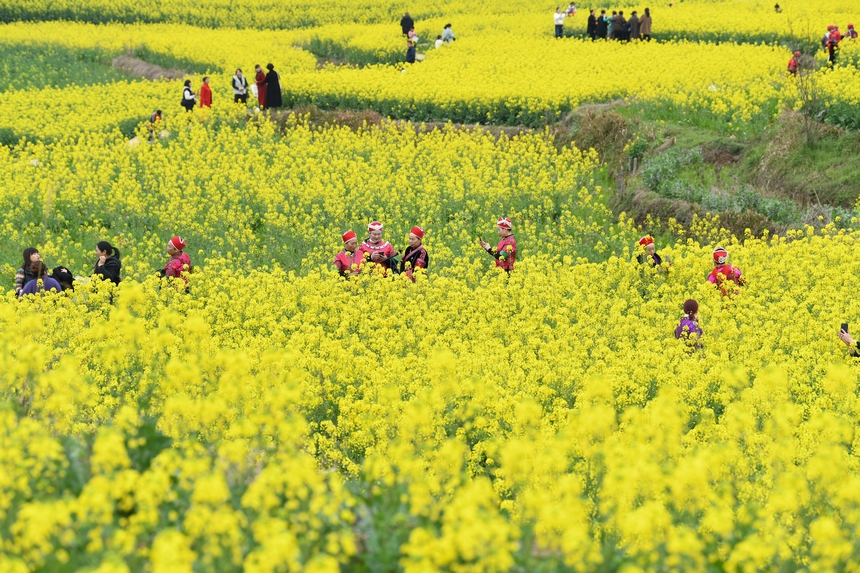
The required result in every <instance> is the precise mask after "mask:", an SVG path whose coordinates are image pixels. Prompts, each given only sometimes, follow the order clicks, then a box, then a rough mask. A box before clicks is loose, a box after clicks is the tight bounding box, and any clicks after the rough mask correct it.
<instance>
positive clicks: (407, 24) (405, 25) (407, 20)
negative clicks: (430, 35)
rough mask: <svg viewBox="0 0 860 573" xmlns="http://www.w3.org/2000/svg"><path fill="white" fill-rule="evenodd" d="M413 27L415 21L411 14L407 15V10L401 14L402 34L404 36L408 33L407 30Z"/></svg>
mask: <svg viewBox="0 0 860 573" xmlns="http://www.w3.org/2000/svg"><path fill="white" fill-rule="evenodd" d="M414 27H415V22H414V21H413V20H412V16H410V15H409V12H407V13H406V14H404V15H403V18H401V19H400V29H401V30H402V31H403V35H404V36H406V35H408V34H409V30H411V29H413V28H414Z"/></svg>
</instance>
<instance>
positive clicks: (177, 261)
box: [161, 236, 191, 288]
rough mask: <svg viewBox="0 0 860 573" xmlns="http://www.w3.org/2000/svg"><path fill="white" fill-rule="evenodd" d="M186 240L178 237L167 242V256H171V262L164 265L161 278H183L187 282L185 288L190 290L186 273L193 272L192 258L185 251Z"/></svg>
mask: <svg viewBox="0 0 860 573" xmlns="http://www.w3.org/2000/svg"><path fill="white" fill-rule="evenodd" d="M185 247H186V244H185V239H183V238H182V237H179V236H176V237H173V238H172V239H170V240H169V241H167V254H168V255H170V260H169V261H167V264H166V265H164V268H163V269H162V270H161V276H163V277H172V278H181V279H182V280H183V281H185V288H188V277H186V276H185V274H186V273H190V272H191V258H190V257H189V256H188V254H187V253H185V252H183V251H184V250H185Z"/></svg>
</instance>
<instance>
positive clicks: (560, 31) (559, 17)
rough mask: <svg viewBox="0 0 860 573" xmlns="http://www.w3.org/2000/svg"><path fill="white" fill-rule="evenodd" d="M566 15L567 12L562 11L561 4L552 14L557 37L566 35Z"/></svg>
mask: <svg viewBox="0 0 860 573" xmlns="http://www.w3.org/2000/svg"><path fill="white" fill-rule="evenodd" d="M566 16H567V14H565V13H564V12H562V11H561V6H558V7H556V9H555V14H553V15H552V18H553V22H555V37H556V38H562V37H564V19H565V17H566Z"/></svg>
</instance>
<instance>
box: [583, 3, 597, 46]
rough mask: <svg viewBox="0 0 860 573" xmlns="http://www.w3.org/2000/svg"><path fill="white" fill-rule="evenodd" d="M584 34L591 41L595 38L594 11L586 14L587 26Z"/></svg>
mask: <svg viewBox="0 0 860 573" xmlns="http://www.w3.org/2000/svg"><path fill="white" fill-rule="evenodd" d="M585 33H586V34H587V35H588V37H589V38H591V41H592V42H593V41H594V38H595V36H596V35H597V18H595V16H594V10H591V12H590V13H589V14H588V24H587V25H586V26H585Z"/></svg>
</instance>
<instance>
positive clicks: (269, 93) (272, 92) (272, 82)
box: [266, 64, 284, 109]
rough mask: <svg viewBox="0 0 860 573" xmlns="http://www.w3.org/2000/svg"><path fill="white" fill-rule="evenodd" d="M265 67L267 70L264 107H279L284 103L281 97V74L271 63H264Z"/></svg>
mask: <svg viewBox="0 0 860 573" xmlns="http://www.w3.org/2000/svg"><path fill="white" fill-rule="evenodd" d="M266 69H267V70H269V73H267V74H266V109H273V108H278V107H281V106H282V105H284V101H283V99H281V76H280V75H278V72H276V71H275V66H274V65H273V64H266Z"/></svg>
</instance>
